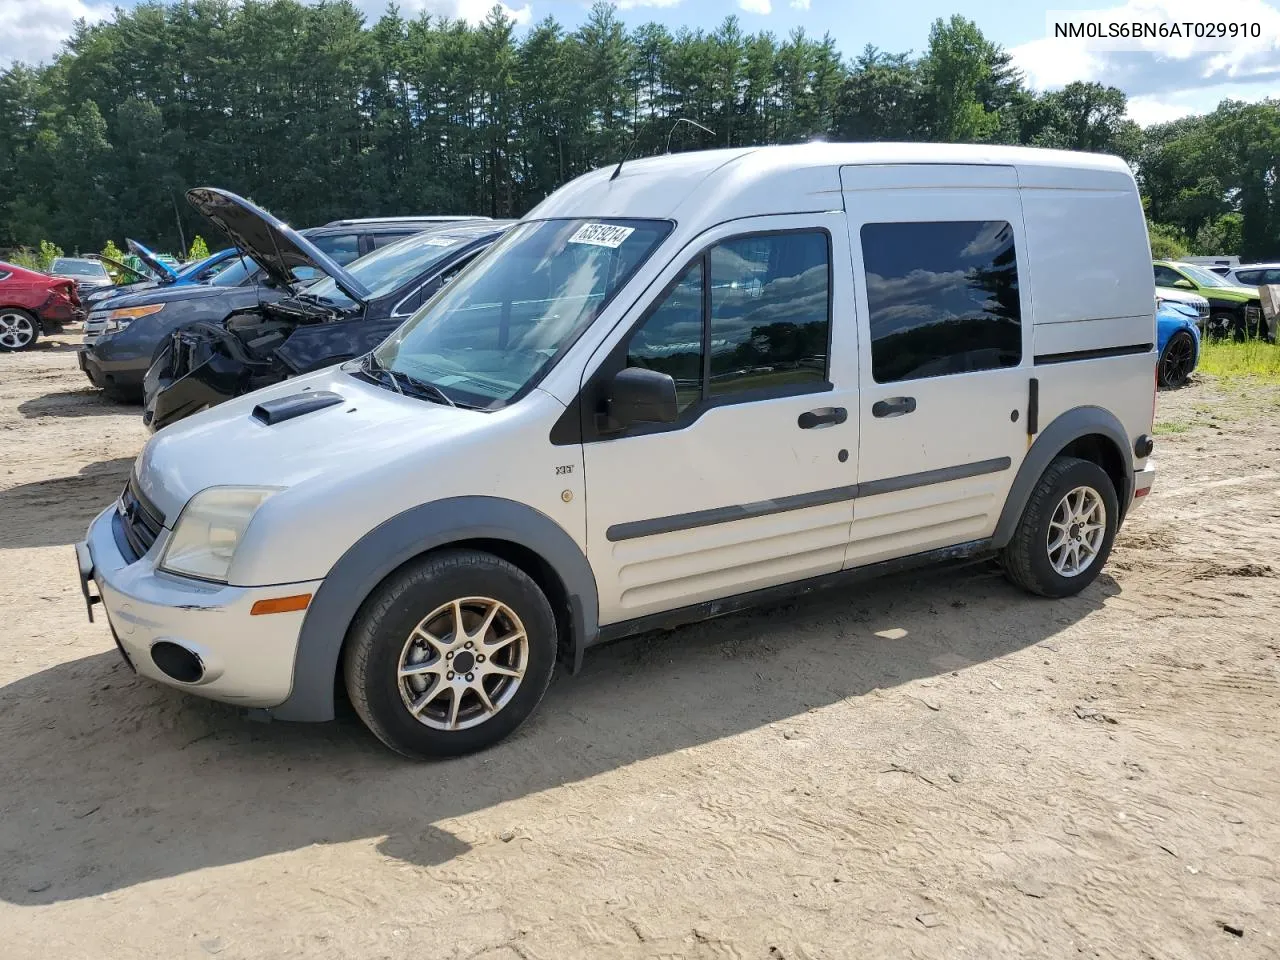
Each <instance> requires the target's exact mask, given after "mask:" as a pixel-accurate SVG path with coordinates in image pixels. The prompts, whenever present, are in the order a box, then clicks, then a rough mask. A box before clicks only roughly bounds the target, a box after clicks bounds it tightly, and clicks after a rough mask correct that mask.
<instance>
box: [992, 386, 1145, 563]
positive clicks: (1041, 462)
mask: <svg viewBox="0 0 1280 960" xmlns="http://www.w3.org/2000/svg"><path fill="white" fill-rule="evenodd" d="M1094 434H1097V435H1100V436H1103V437H1106V438H1107V439H1108V440H1110V441H1111V442H1112V444H1114V445H1115V447H1116V450H1117V451H1118V452H1119V454H1120V457H1121V459H1122V460H1123V462H1124V468H1125V478H1126V479H1125V487H1124V489H1122V490H1117V491H1116V498H1117V499H1118V500H1119V501H1120V511H1121V519H1123V515H1124V511H1125V509H1126V507H1127V505H1128V503H1129V498H1130V495H1131V494H1132V492H1133V470H1134V467H1133V447H1132V445H1131V444H1130V442H1129V436H1128V434H1127V433H1126V432H1125V429H1124V426H1123V425H1122V424H1121V423H1120V421H1119V420H1117V419H1116V417H1115V415H1114V414H1112V413H1110V412H1109V411H1107V410H1104V409H1103V408H1102V407H1075V408H1074V409H1072V410H1068V411H1066V412H1065V413H1063V414H1060V415H1059V416H1058V417H1057V418H1055V419H1054V421H1053V422H1052V423H1050V424H1049V425H1048V426H1047V427H1045V428H1044V429H1043V430H1041V431H1040V435H1039V436H1038V437H1036V439H1035V442H1034V443H1032V444H1031V448H1030V449H1029V450H1028V451H1027V455H1026V457H1025V458H1023V461H1022V465H1021V466H1020V467H1019V468H1018V473H1017V475H1016V476H1015V477H1014V478H1013V485H1012V486H1011V487H1010V488H1009V494H1008V496H1007V497H1006V498H1005V501H1004V509H1003V510H1002V511H1001V512H1000V519H999V520H998V521H997V522H996V529H995V533H994V534H992V537H991V542H992V546H994V547H995V548H996V549H1002V548H1004V547H1006V546H1008V544H1009V541H1010V540H1012V539H1013V534H1014V530H1016V529H1017V526H1018V521H1019V520H1020V519H1021V518H1022V511H1023V510H1024V509H1026V506H1027V501H1028V500H1029V499H1030V498H1031V492H1032V491H1033V490H1034V489H1035V486H1036V484H1037V483H1039V481H1040V477H1041V475H1042V474H1043V473H1044V472H1045V470H1046V469H1047V468H1048V466H1049V464H1050V463H1052V462H1053V459H1054V457H1056V456H1058V454H1060V453H1061V452H1062V451H1063V450H1064V449H1065V448H1066V447H1067V446H1068V445H1069V444H1070V443H1071V442H1072V441H1074V440H1079V439H1080V438H1081V437H1087V436H1091V435H1094Z"/></svg>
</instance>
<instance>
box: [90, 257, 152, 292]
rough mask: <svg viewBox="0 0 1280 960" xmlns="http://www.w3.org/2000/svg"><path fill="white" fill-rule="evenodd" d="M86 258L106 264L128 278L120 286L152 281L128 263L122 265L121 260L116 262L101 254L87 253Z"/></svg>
mask: <svg viewBox="0 0 1280 960" xmlns="http://www.w3.org/2000/svg"><path fill="white" fill-rule="evenodd" d="M85 256H86V257H88V258H89V259H90V260H97V261H98V262H99V263H102V264H105V265H106V266H107V267H108V268H109V269H114V270H119V271H120V273H122V274H123V275H124V276H125V278H126V279H123V280H121V281H120V286H125V285H126V284H130V283H138V282H141V281H143V280H150V279H151V278H150V277H148V276H147V275H146V274H145V273H143V272H142V271H141V270H135V269H134V268H133V267H131V266H129V265H128V264H127V263H121V262H120V261H119V260H115V259H113V258H112V257H104V256H103V255H102V254H100V253H86V254H85Z"/></svg>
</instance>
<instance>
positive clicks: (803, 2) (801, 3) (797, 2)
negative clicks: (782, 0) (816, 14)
mask: <svg viewBox="0 0 1280 960" xmlns="http://www.w3.org/2000/svg"><path fill="white" fill-rule="evenodd" d="M788 6H790V7H791V9H792V10H808V9H809V0H791V3H790V4H788Z"/></svg>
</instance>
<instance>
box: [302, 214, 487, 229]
mask: <svg viewBox="0 0 1280 960" xmlns="http://www.w3.org/2000/svg"><path fill="white" fill-rule="evenodd" d="M488 219H489V217H480V216H475V215H472V214H458V215H457V216H450V215H447V214H437V215H433V216H425V217H352V218H349V219H346V220H330V221H329V222H328V223H326V224H325V226H326V227H352V226H369V225H377V224H386V225H387V226H393V227H396V226H402V225H408V226H412V225H413V224H417V223H425V224H428V225H431V224H437V223H459V222H462V221H470V220H488Z"/></svg>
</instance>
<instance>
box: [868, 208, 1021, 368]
mask: <svg viewBox="0 0 1280 960" xmlns="http://www.w3.org/2000/svg"><path fill="white" fill-rule="evenodd" d="M861 235H862V259H863V262H864V264H865V266H866V277H867V283H866V289H867V306H868V308H869V310H870V325H871V372H872V376H873V377H874V378H875V381H876V382H877V383H893V382H896V381H899V380H915V379H919V378H922V377H941V376H947V375H949V374H956V373H970V372H973V371H978V370H994V369H998V368H1001V367H1016V366H1017V365H1018V364H1019V363H1020V362H1021V359H1022V308H1021V304H1020V302H1019V299H1018V264H1017V256H1016V252H1015V249H1014V242H1013V228H1012V227H1011V226H1010V225H1009V224H1008V223H1007V222H1005V221H1003V220H960V221H944V222H925V223H868V224H864V225H863V227H862V231H861Z"/></svg>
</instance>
